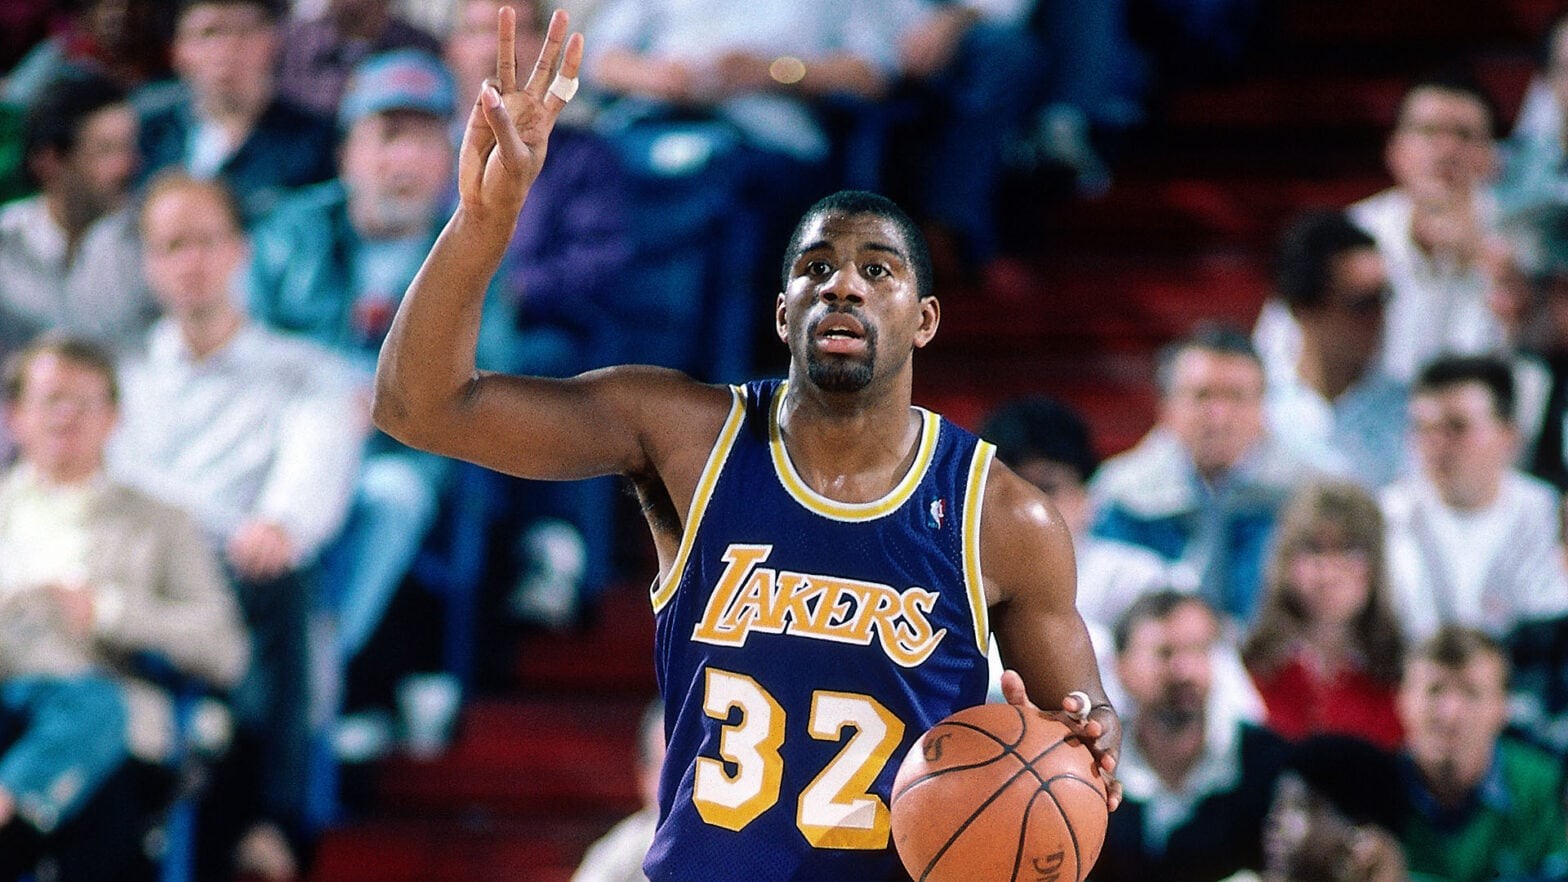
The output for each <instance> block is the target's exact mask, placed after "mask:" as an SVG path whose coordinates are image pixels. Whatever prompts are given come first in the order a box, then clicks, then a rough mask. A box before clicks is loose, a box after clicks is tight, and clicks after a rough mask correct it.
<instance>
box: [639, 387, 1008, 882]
mask: <svg viewBox="0 0 1568 882" xmlns="http://www.w3.org/2000/svg"><path fill="white" fill-rule="evenodd" d="M784 388H785V384H784V383H783V382H781V381H778V380H770V381H762V382H755V383H751V384H748V385H747V386H745V387H739V386H736V387H732V393H733V395H734V400H733V402H732V405H731V409H730V415H729V418H728V419H727V420H726V422H725V424H724V428H723V430H722V431H721V432H720V435H719V439H718V442H717V443H716V444H715V445H714V448H713V451H712V453H711V454H710V455H709V458H708V461H707V465H706V467H705V468H704V470H703V473H702V476H701V479H700V481H699V483H698V487H697V491H696V493H695V494H693V499H692V503H691V508H690V510H689V512H688V513H687V517H686V523H685V530H684V533H683V535H682V537H681V544H680V548H679V551H678V552H677V556H676V559H675V561H674V562H673V565H672V566H671V568H670V571H669V573H668V574H667V575H666V577H665V578H664V580H663V581H662V582H661V583H660V584H658V585H656V586H654V590H653V597H652V600H653V607H654V612H655V622H656V631H657V638H656V656H657V664H656V666H657V669H658V676H659V687H660V691H661V692H662V693H663V696H664V701H665V706H666V707H667V708H668V710H667V711H666V718H665V734H666V736H667V740H668V745H669V746H668V752H667V757H666V759H665V764H664V770H663V776H662V778H661V781H660V787H659V803H660V805H659V817H660V820H659V827H658V833H657V834H656V835H655V837H654V843H653V846H652V848H651V849H650V850H649V853H648V858H647V862H646V865H645V869H646V871H647V874H648V878H649V879H651V880H654V882H677V880H678V882H724V880H740V882H775V880H800V882H808V880H809V882H832V880H850V882H883V880H887V879H903V878H907V877H906V876H904V875H903V871H902V869H901V868H900V865H899V862H898V857H897V855H896V854H895V853H894V852H893V849H892V844H891V837H890V833H889V824H888V804H889V802H890V793H891V790H892V786H893V778H894V776H895V774H896V773H897V771H898V764H899V763H900V762H901V761H902V759H903V757H904V754H905V753H906V752H907V751H908V749H909V747H910V745H911V744H913V743H914V741H915V739H917V738H919V737H920V735H921V734H922V733H924V732H925V731H926V730H927V729H929V728H930V727H931V726H932V725H934V724H935V723H936V722H937V721H938V720H940V719H942V718H943V717H946V716H947V715H949V714H951V713H953V712H955V711H958V710H960V709H962V708H965V707H970V706H972V705H976V704H979V703H981V702H983V701H985V698H986V688H987V682H988V681H987V677H988V672H987V664H986V641H987V639H988V638H989V633H990V628H989V624H988V622H987V619H986V608H985V596H984V592H983V590H982V588H981V581H980V553H979V538H980V506H981V497H982V492H983V490H984V488H985V481H986V475H987V473H988V470H989V468H990V464H991V460H992V453H993V448H992V446H991V445H989V444H987V443H985V442H983V441H981V440H980V439H979V438H977V437H975V436H974V435H972V434H970V433H968V432H966V431H964V430H963V429H961V428H959V427H957V426H955V425H953V424H951V423H948V422H946V421H945V420H943V419H942V418H941V417H939V416H937V415H936V414H934V413H931V412H929V411H925V410H922V409H919V408H916V409H915V410H916V412H917V413H918V414H919V415H920V417H921V432H920V442H919V447H918V450H917V453H916V457H915V462H914V464H913V466H911V468H910V470H909V472H908V473H907V474H906V475H905V476H904V478H903V479H902V480H901V481H900V482H899V484H898V485H897V486H896V487H895V488H894V489H893V490H892V491H891V492H890V493H888V495H886V496H884V497H883V498H882V499H879V500H876V501H874V502H868V503H855V504H851V503H843V502H837V501H834V500H831V499H828V498H826V497H823V496H821V495H819V494H817V493H815V492H814V491H812V490H811V489H810V488H809V487H807V486H806V485H805V483H804V482H803V481H802V480H801V479H800V477H799V475H798V474H797V473H796V472H795V469H794V466H793V465H792V464H791V463H790V461H789V457H788V454H787V452H786V451H785V449H784V444H783V441H782V440H781V436H780V433H779V428H778V412H779V406H780V404H781V403H782V401H783V397H784Z"/></svg>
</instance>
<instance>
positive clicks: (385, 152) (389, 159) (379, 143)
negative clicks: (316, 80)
mask: <svg viewBox="0 0 1568 882" xmlns="http://www.w3.org/2000/svg"><path fill="white" fill-rule="evenodd" d="M494 51H495V50H494V49H493V48H492V49H491V52H492V53H493V52H494ZM340 165H341V168H342V172H343V183H344V185H345V186H346V187H347V188H348V193H349V215H350V217H351V218H352V219H353V221H354V225H355V227H356V228H357V229H358V230H359V232H360V233H361V234H362V235H366V236H370V237H372V238H382V237H392V236H401V235H413V234H415V233H418V232H420V231H423V230H426V229H429V227H430V225H431V224H432V223H433V222H434V219H435V217H436V215H437V214H438V213H439V212H440V210H441V201H442V199H443V198H444V196H445V195H446V190H447V186H448V182H449V181H450V179H451V176H452V142H451V141H450V140H449V138H448V134H447V128H446V121H445V120H443V119H441V118H439V117H435V116H431V115H430V114H427V113H419V112H417V111H407V110H394V111H388V112H385V113H373V114H370V115H369V116H366V117H364V118H363V119H360V120H359V121H357V122H355V123H354V125H353V126H352V127H351V128H350V129H349V131H348V136H347V137H346V138H345V139H344V142H343V152H342V156H341V161H340Z"/></svg>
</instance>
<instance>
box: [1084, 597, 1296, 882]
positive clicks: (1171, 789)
mask: <svg viewBox="0 0 1568 882" xmlns="http://www.w3.org/2000/svg"><path fill="white" fill-rule="evenodd" d="M1219 635H1220V622H1219V618H1218V617H1217V616H1216V614H1215V612H1214V611H1213V610H1212V609H1211V608H1210V607H1209V606H1208V604H1206V603H1205V602H1204V601H1203V600H1202V598H1199V597H1195V596H1193V595H1190V594H1180V593H1176V592H1158V593H1155V594H1148V595H1145V596H1143V597H1141V598H1139V599H1138V601H1137V602H1135V603H1134V604H1133V605H1132V606H1131V607H1130V608H1129V609H1128V610H1127V612H1126V614H1125V615H1124V616H1123V617H1122V619H1121V620H1120V621H1119V622H1118V623H1117V626H1116V672H1117V675H1118V676H1119V678H1120V679H1121V682H1122V685H1123V687H1124V688H1125V689H1126V691H1127V694H1128V696H1129V697H1130V698H1131V699H1132V704H1131V706H1130V707H1129V708H1128V709H1127V711H1126V712H1125V719H1126V721H1127V723H1126V731H1127V735H1128V737H1127V739H1126V741H1125V742H1123V745H1122V756H1121V762H1120V763H1118V764H1117V767H1116V775H1117V777H1118V778H1120V779H1121V781H1122V786H1123V787H1124V788H1125V791H1124V792H1125V798H1124V800H1123V802H1122V805H1121V808H1119V809H1117V810H1116V812H1114V813H1113V814H1112V815H1111V819H1110V826H1109V827H1108V828H1107V831H1106V836H1105V847H1104V849H1103V850H1102V851H1101V852H1100V861H1099V863H1098V864H1096V865H1095V867H1094V870H1093V871H1092V872H1091V874H1090V877H1091V878H1092V879H1094V880H1096V882H1122V880H1139V882H1142V880H1147V879H1162V880H1171V882H1200V880H1207V882H1215V880H1219V879H1224V878H1225V877H1226V876H1229V875H1230V874H1232V873H1234V872H1236V871H1237V870H1241V869H1254V870H1255V869H1258V868H1260V867H1261V866H1262V848H1261V845H1260V843H1261V841H1262V835H1263V817H1264V814H1265V811H1266V810H1267V808H1268V805H1269V800H1270V798H1271V795H1272V793H1273V791H1274V782H1275V778H1276V777H1277V775H1278V773H1279V770H1280V768H1281V766H1282V765H1283V763H1284V762H1285V758H1286V755H1287V747H1286V745H1285V743H1284V742H1283V741H1281V740H1280V739H1279V737H1278V736H1276V735H1274V734H1272V733H1270V732H1268V731H1267V730H1265V729H1261V728H1258V727H1255V726H1252V725H1251V724H1248V723H1241V722H1239V721H1237V720H1235V719H1231V718H1225V717H1223V716H1214V715H1213V714H1211V712H1210V710H1211V708H1212V707H1213V705H1212V704H1211V703H1210V702H1209V690H1210V685H1211V679H1212V674H1213V672H1212V668H1211V664H1210V659H1211V657H1212V649H1213V645H1214V642H1215V641H1216V640H1218V639H1219Z"/></svg>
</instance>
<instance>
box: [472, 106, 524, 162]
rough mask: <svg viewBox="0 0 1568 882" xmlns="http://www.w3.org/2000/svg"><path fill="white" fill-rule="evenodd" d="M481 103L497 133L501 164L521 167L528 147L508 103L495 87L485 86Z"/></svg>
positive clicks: (496, 145) (486, 116)
mask: <svg viewBox="0 0 1568 882" xmlns="http://www.w3.org/2000/svg"><path fill="white" fill-rule="evenodd" d="M479 104H480V105H481V106H482V107H483V108H484V111H485V120H486V121H487V122H489V123H490V131H491V132H492V133H494V135H495V149H496V150H498V151H500V153H501V164H502V165H503V166H505V167H506V168H507V169H508V170H514V171H515V170H516V169H518V168H521V167H522V166H521V162H522V158H523V154H524V153H525V152H526V151H527V147H526V146H524V144H523V136H522V135H520V134H518V131H517V123H516V122H514V121H513V120H512V115H511V114H510V113H507V112H506V105H504V104H502V103H501V96H500V94H499V93H497V92H496V90H495V89H494V88H492V87H490V86H485V87H484V89H483V90H481V91H480V93H479Z"/></svg>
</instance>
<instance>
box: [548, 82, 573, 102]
mask: <svg viewBox="0 0 1568 882" xmlns="http://www.w3.org/2000/svg"><path fill="white" fill-rule="evenodd" d="M549 92H550V94H551V95H554V96H555V97H557V98H559V99H561V103H562V104H565V103H566V102H568V101H570V100H572V96H574V95H576V94H577V78H576V77H563V76H557V77H556V78H555V79H553V80H551V81H550V89H549Z"/></svg>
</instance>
